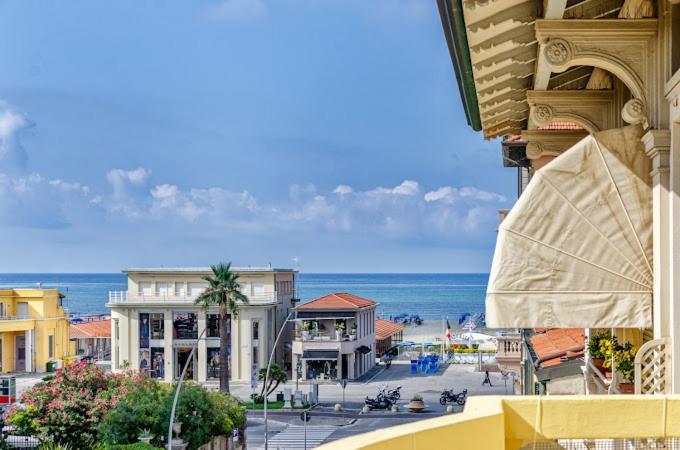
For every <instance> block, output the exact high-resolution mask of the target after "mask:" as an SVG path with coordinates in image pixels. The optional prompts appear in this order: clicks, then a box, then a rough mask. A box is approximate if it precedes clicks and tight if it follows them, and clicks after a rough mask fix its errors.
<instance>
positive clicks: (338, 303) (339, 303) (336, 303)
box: [295, 292, 377, 310]
mask: <svg viewBox="0 0 680 450" xmlns="http://www.w3.org/2000/svg"><path fill="white" fill-rule="evenodd" d="M374 305H377V303H376V302H374V301H373V300H368V299H366V298H363V297H359V296H356V295H352V294H349V293H347V292H336V293H335V294H328V295H324V296H323V297H319V298H317V299H314V300H310V301H308V302H307V303H303V304H302V305H300V306H298V307H297V308H295V309H297V310H306V309H361V308H366V307H368V306H374Z"/></svg>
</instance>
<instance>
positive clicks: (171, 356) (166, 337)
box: [163, 310, 175, 382]
mask: <svg viewBox="0 0 680 450" xmlns="http://www.w3.org/2000/svg"><path fill="white" fill-rule="evenodd" d="M172 329H173V324H172V311H169V310H166V311H164V312H163V347H164V351H165V381H169V382H172V380H173V379H174V377H175V352H174V349H173V348H172Z"/></svg>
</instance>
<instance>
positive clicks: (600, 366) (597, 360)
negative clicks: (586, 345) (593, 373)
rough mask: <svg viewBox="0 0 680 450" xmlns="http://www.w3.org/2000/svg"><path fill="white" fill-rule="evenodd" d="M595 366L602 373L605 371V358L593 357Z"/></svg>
mask: <svg viewBox="0 0 680 450" xmlns="http://www.w3.org/2000/svg"><path fill="white" fill-rule="evenodd" d="M593 366H595V367H596V368H597V370H599V371H600V372H601V373H604V371H605V368H604V358H593Z"/></svg>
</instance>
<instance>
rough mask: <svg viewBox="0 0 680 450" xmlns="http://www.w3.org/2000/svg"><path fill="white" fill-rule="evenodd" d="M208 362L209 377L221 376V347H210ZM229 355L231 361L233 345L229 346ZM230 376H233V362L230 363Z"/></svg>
mask: <svg viewBox="0 0 680 450" xmlns="http://www.w3.org/2000/svg"><path fill="white" fill-rule="evenodd" d="M206 351H207V352H208V354H207V357H206V362H207V364H208V378H219V377H220V366H221V364H220V349H219V347H208V348H207V349H206ZM227 355H228V357H229V361H231V345H228V346H227ZM229 377H230V378H231V364H229Z"/></svg>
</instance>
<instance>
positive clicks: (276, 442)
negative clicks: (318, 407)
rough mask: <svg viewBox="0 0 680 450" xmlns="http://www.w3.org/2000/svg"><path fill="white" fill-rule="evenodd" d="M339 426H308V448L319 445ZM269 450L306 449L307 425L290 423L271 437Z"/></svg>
mask: <svg viewBox="0 0 680 450" xmlns="http://www.w3.org/2000/svg"><path fill="white" fill-rule="evenodd" d="M337 429H338V427H337V426H333V425H319V426H309V425H308V426H307V447H306V448H307V450H309V449H313V448H315V447H318V446H319V445H321V444H322V443H323V441H325V440H326V438H328V436H330V435H331V434H333V432H334V431H335V430H337ZM269 450H305V427H304V426H299V425H289V426H288V427H286V428H285V429H284V430H283V431H281V432H280V433H277V434H276V435H274V436H272V437H271V438H270V439H269Z"/></svg>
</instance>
